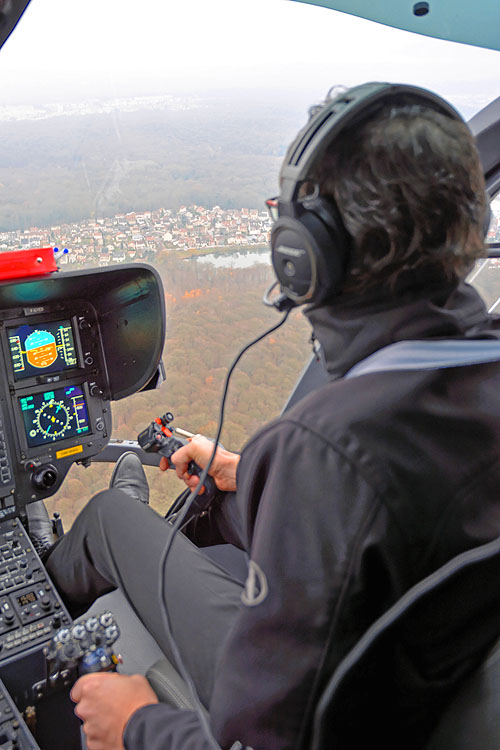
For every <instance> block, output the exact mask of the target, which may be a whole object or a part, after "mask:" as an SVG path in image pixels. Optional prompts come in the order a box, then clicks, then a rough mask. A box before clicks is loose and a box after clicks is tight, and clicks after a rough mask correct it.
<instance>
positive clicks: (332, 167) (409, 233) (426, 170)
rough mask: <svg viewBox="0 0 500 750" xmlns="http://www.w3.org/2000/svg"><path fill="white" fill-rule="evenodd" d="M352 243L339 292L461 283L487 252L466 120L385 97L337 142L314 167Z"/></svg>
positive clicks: (479, 174) (478, 171) (479, 177)
mask: <svg viewBox="0 0 500 750" xmlns="http://www.w3.org/2000/svg"><path fill="white" fill-rule="evenodd" d="M313 179H314V181H315V182H317V183H318V185H319V190H320V193H321V194H322V195H323V196H326V197H328V196H329V197H332V196H333V197H334V199H335V201H336V203H337V205H338V207H339V210H340V213H341V216H342V218H343V221H344V224H345V226H346V229H347V231H348V232H349V234H350V235H351V236H352V241H353V248H352V258H351V262H350V267H349V269H348V272H347V276H346V280H345V284H344V286H343V289H342V294H350V293H353V292H356V293H359V292H364V291H367V290H372V289H374V288H375V287H380V286H381V285H383V286H382V288H383V289H384V290H386V291H389V292H392V293H395V292H400V291H402V290H407V289H411V288H413V287H421V286H422V285H427V284H429V283H437V284H440V283H443V282H445V283H450V284H456V283H458V281H459V280H461V279H463V278H465V276H466V275H467V273H468V272H469V271H470V269H471V268H472V265H473V264H474V261H475V260H476V259H477V258H478V257H480V256H481V254H482V253H483V251H484V241H483V222H484V216H485V211H486V196H485V186H484V179H483V171H482V167H481V163H480V160H479V155H478V152H477V149H476V146H475V143H474V139H473V136H472V135H471V133H470V131H469V129H468V128H467V126H466V125H465V123H463V122H461V121H459V120H458V119H457V120H455V119H452V118H450V117H447V116H446V115H444V114H442V113H440V112H438V111H436V110H434V109H432V108H430V107H427V106H423V105H422V104H416V103H415V102H413V103H411V102H408V101H403V102H401V103H399V102H398V103H397V104H394V103H393V104H391V105H390V106H387V105H386V106H383V107H382V108H381V109H380V110H378V111H377V112H376V114H374V115H372V116H369V118H368V119H367V120H365V121H363V122H361V123H360V124H358V125H356V126H355V127H352V128H350V129H349V130H348V131H346V133H345V134H344V135H341V136H340V138H339V139H338V140H336V141H335V144H334V146H332V147H330V148H329V149H328V150H327V151H326V153H325V155H324V156H323V158H322V159H321V161H320V163H319V164H318V165H317V167H316V169H315V174H314V178H313Z"/></svg>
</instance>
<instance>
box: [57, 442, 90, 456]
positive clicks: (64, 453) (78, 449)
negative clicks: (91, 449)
mask: <svg viewBox="0 0 500 750" xmlns="http://www.w3.org/2000/svg"><path fill="white" fill-rule="evenodd" d="M75 453H83V445H75V447H74V448H65V449H64V450H63V451H57V453H56V458H65V457H66V456H72V455H74V454H75Z"/></svg>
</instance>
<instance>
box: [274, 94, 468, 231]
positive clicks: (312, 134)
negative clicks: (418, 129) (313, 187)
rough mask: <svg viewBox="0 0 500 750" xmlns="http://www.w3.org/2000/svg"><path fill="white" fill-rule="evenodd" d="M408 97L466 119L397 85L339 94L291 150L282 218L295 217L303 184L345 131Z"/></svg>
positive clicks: (431, 98)
mask: <svg viewBox="0 0 500 750" xmlns="http://www.w3.org/2000/svg"><path fill="white" fill-rule="evenodd" d="M406 97H408V98H409V99H411V101H412V103H415V104H418V103H419V101H421V102H422V104H423V105H425V106H426V107H431V108H433V109H435V110H437V111H438V112H441V113H442V114H446V115H448V116H449V117H451V118H452V119H454V120H461V121H462V122H463V118H462V117H461V116H460V115H459V113H458V112H457V110H456V109H455V108H454V107H452V106H451V104H448V102H446V101H445V100H444V99H441V97H439V96H437V94H433V93H432V92H431V91H427V90H426V89H421V88H419V87H417V86H407V85H405V84H398V83H396V84H393V83H365V84H363V85H361V86H355V87H354V88H351V89H348V90H347V91H345V92H343V93H341V94H339V96H337V97H336V98H335V99H332V101H331V102H328V103H327V104H326V105H325V106H323V107H322V108H321V109H320V110H319V111H318V112H317V114H315V115H314V116H313V117H312V118H311V119H310V120H309V122H308V123H307V125H306V126H305V128H303V129H302V130H301V131H300V132H299V134H298V135H297V137H296V138H295V140H294V142H293V143H292V145H291V146H290V148H289V149H288V151H287V154H286V157H285V160H284V162H283V165H282V167H281V172H280V199H279V201H280V215H289V216H293V215H294V212H293V207H292V203H293V202H294V201H295V200H296V198H297V193H298V190H299V188H300V185H301V183H302V182H303V181H304V180H306V178H307V177H308V176H309V175H310V174H311V169H312V166H313V165H314V164H315V163H316V162H317V161H319V159H320V158H321V157H322V155H323V154H324V152H325V151H326V149H327V148H328V146H329V145H330V143H332V141H333V140H335V139H336V138H337V137H338V135H339V133H341V132H342V131H343V130H345V129H346V128H347V127H349V125H351V123H352V122H353V120H357V119H358V117H359V115H360V113H361V114H362V116H363V119H364V118H365V116H366V117H369V116H370V114H371V113H372V112H373V110H374V109H377V108H378V106H380V104H381V103H383V104H384V105H385V104H387V103H390V102H391V100H394V102H395V103H397V100H398V99H403V98H406Z"/></svg>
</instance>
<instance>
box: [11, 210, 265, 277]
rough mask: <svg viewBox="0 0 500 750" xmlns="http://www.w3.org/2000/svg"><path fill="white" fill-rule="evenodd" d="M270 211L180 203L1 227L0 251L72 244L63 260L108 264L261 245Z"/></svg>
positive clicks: (62, 261) (63, 246)
mask: <svg viewBox="0 0 500 750" xmlns="http://www.w3.org/2000/svg"><path fill="white" fill-rule="evenodd" d="M270 227H271V222H270V219H269V216H268V214H267V212H264V211H258V210H257V209H250V208H241V209H230V210H227V209H222V208H220V207H219V206H214V207H213V208H204V207H202V206H182V207H181V208H180V209H179V210H178V211H173V210H171V209H165V208H160V209H158V210H156V211H143V212H130V213H125V214H116V215H115V216H110V217H106V218H96V219H87V220H84V221H80V222H75V223H73V224H60V225H57V226H52V227H45V228H39V227H30V228H29V229H24V230H14V231H9V232H0V252H3V251H7V250H22V249H24V248H32V247H59V248H68V250H69V253H68V254H67V255H64V256H63V257H61V258H60V261H59V262H60V263H78V264H82V263H85V264H88V263H90V264H92V265H107V264H108V263H125V262H127V263H128V262H130V261H133V260H148V259H149V260H150V259H151V258H152V257H153V256H154V255H155V254H156V253H158V252H161V251H162V250H169V249H177V250H182V251H188V250H192V249H200V248H207V247H223V246H227V245H245V246H246V245H259V244H263V243H266V242H267V241H268V239H269V230H270Z"/></svg>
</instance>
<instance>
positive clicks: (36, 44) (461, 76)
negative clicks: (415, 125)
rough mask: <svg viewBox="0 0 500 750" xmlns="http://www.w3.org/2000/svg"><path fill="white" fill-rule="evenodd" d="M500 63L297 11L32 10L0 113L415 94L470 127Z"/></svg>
mask: <svg viewBox="0 0 500 750" xmlns="http://www.w3.org/2000/svg"><path fill="white" fill-rule="evenodd" d="M498 70H500V52H493V51H490V50H484V49H476V48H473V47H469V46H467V45H460V44H454V43H451V42H444V41H441V40H436V39H428V38H426V37H422V36H420V35H416V34H410V33H408V32H403V31H399V30H396V29H392V28H388V27H384V26H381V25H379V24H375V23H373V22H370V21H364V20H362V19H359V18H355V17H351V16H347V15H345V14H342V13H337V12H333V11H329V10H326V9H324V8H318V7H314V6H310V5H303V4H300V3H295V2H290V0H180V1H179V2H177V1H175V2H174V0H32V2H31V5H30V7H29V8H28V10H27V11H26V13H25V15H24V17H23V18H22V19H21V22H20V24H19V26H18V28H17V29H16V30H15V32H14V34H13V36H12V37H11V38H10V39H9V41H8V42H7V44H6V45H5V47H4V48H3V49H2V50H1V51H0V96H1V99H2V103H9V102H14V101H17V102H19V101H34V100H38V101H40V100H44V99H45V100H47V101H52V100H55V99H57V98H60V97H64V98H66V99H70V100H78V99H80V98H82V97H84V98H85V97H87V98H88V97H92V96H106V97H112V96H116V95H118V96H122V95H139V94H141V93H167V92H173V93H185V94H187V95H190V94H194V93H196V94H200V93H203V92H207V93H208V92H212V91H214V90H218V91H223V92H228V93H229V92H232V95H234V92H235V91H249V90H250V91H251V92H253V94H258V93H259V92H262V95H263V96H266V98H267V97H268V96H269V95H270V94H272V95H274V96H279V95H281V94H282V95H283V96H285V97H294V96H295V97H298V98H299V99H304V100H307V101H313V100H317V99H318V98H321V97H322V96H323V94H324V93H325V92H326V90H327V89H328V88H329V87H330V86H331V85H332V84H334V83H343V84H346V85H352V84H356V83H361V82H364V81H366V80H391V81H400V82H405V83H415V84H419V85H423V86H426V87H428V88H431V89H433V90H435V91H437V92H438V93H440V94H442V95H444V96H446V97H448V98H450V99H451V101H452V102H453V103H454V104H455V105H456V106H457V107H458V108H459V109H461V110H462V111H463V112H464V113H465V114H466V115H467V116H470V114H472V112H473V111H474V110H476V109H479V108H481V107H482V106H484V104H486V103H487V102H488V101H490V100H491V99H494V98H495V97H496V96H498V95H500V80H499V76H498Z"/></svg>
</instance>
